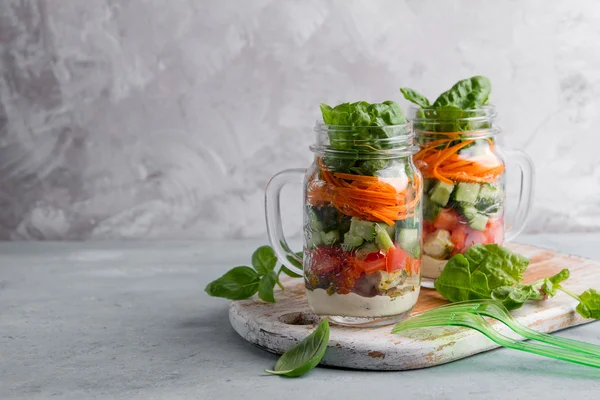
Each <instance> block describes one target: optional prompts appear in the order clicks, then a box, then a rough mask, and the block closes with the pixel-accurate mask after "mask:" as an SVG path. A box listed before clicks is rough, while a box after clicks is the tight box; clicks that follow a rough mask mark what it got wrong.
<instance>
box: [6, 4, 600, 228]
mask: <svg viewBox="0 0 600 400" xmlns="http://www.w3.org/2000/svg"><path fill="white" fill-rule="evenodd" d="M599 19H600V3H598V2H597V1H594V0H587V1H578V2H564V1H560V0H548V1H542V0H536V1H534V0H527V1H519V2H516V1H502V2H500V1H492V0H487V1H468V0H457V1H451V2H450V1H447V2H440V1H431V0H429V1H421V0H404V1H402V0H400V1H392V0H388V1H383V0H382V1H370V2H365V1H358V0H354V1H341V0H340V1H274V0H261V1H243V0H229V1H216V0H214V1H199V0H172V1H168V2H167V1H162V0H145V1H142V0H133V1H127V2H125V1H116V0H86V1H79V0H61V1H49V0H38V1H33V0H31V1H22V0H4V1H2V2H0V238H4V239H7V238H11V239H64V238H67V239H75V238H84V239H85V238H139V237H163V238H173V237H179V238H218V237H230V238H234V237H261V236H262V235H264V231H265V227H264V222H263V213H262V209H263V207H262V202H263V188H264V187H265V184H266V182H267V180H268V178H269V177H270V176H271V175H273V174H274V173H275V172H277V171H278V170H280V169H283V168H290V167H300V166H307V165H308V163H309V162H310V154H309V151H308V149H307V147H308V145H309V143H310V142H311V140H312V131H311V128H312V124H313V121H314V120H315V119H316V118H317V117H318V103H319V102H321V101H325V102H329V103H336V102H341V101H348V100H359V99H365V100H369V101H381V100H385V99H395V100H400V95H399V92H398V87H400V86H404V85H406V86H412V87H414V88H417V89H420V90H422V91H423V92H425V93H426V94H428V95H431V96H433V95H435V94H436V93H439V92H440V91H441V90H443V89H445V88H446V87H448V86H449V85H451V84H452V83H453V82H454V81H456V80H457V79H459V78H461V77H465V76H468V75H473V74H485V75H487V76H489V77H490V78H491V79H492V82H493V84H494V91H493V100H494V103H496V105H497V106H498V110H499V112H500V116H501V120H502V123H503V126H504V127H505V140H504V142H505V143H507V144H510V145H511V146H514V147H518V148H522V149H524V150H526V151H527V152H528V153H529V154H531V156H532V157H533V158H534V161H535V163H536V165H537V167H538V181H537V197H536V203H535V206H534V210H533V217H532V219H531V223H530V225H529V231H536V232H539V231H559V230H595V229H598V228H599V227H600V207H599V206H600V184H599V180H600V167H599V166H600V162H599V160H598V156H597V147H598V144H600V135H598V133H597V127H598V126H600V113H598V110H599V109H600V100H598V99H599V98H600V25H598V23H597V21H598V20H599ZM403 104H405V103H404V102H403ZM286 199H287V200H288V201H286V204H285V206H284V213H285V216H286V217H287V220H288V221H289V222H288V225H287V227H288V228H289V231H290V232H291V233H298V231H299V227H300V221H299V220H300V200H299V195H298V192H296V193H292V190H290V191H289V192H288V193H287V194H286Z"/></svg>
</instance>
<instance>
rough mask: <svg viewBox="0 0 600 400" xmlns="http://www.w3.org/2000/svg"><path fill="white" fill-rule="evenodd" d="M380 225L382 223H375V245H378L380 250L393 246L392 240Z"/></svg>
mask: <svg viewBox="0 0 600 400" xmlns="http://www.w3.org/2000/svg"><path fill="white" fill-rule="evenodd" d="M382 225H383V224H375V243H377V246H379V248H380V249H381V250H386V251H387V250H388V249H391V248H392V247H394V242H393V241H392V238H391V237H390V235H389V234H388V233H387V230H386V229H385V228H384V227H383V226H382Z"/></svg>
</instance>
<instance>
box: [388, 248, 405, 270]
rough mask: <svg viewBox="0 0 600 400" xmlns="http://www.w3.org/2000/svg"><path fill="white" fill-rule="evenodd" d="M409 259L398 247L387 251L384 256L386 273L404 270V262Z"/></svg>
mask: <svg viewBox="0 0 600 400" xmlns="http://www.w3.org/2000/svg"><path fill="white" fill-rule="evenodd" d="M409 258H410V257H409V256H408V253H407V252H406V251H405V250H404V249H401V248H400V247H399V246H398V245H396V246H395V247H392V248H391V249H389V250H388V251H387V255H386V271H387V272H388V273H390V272H394V271H398V270H400V269H405V268H406V262H407V260H408V259H409Z"/></svg>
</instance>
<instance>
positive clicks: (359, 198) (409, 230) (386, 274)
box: [265, 122, 423, 326]
mask: <svg viewBox="0 0 600 400" xmlns="http://www.w3.org/2000/svg"><path fill="white" fill-rule="evenodd" d="M315 132H316V142H315V144H313V145H312V146H311V147H310V149H311V151H312V152H313V153H314V154H315V159H314V163H313V164H312V165H311V166H310V167H309V168H308V169H291V170H285V171H282V172H280V173H278V174H277V175H275V176H274V177H273V178H272V179H271V181H270V182H269V184H268V186H267V190H266V201H265V205H266V219H267V231H268V235H269V240H270V242H271V246H272V247H273V248H274V249H275V252H276V254H277V256H278V258H279V259H280V260H281V261H282V262H283V264H284V265H285V266H286V267H287V268H289V269H291V270H293V271H296V272H297V273H299V274H302V275H303V277H304V281H305V285H306V296H307V298H308V303H309V305H310V307H311V309H312V310H313V311H314V312H315V313H316V314H317V315H320V316H324V317H327V318H329V319H330V320H331V321H332V322H333V323H337V324H341V325H351V326H377V325H383V324H390V323H394V322H397V321H399V320H401V319H402V318H404V317H406V316H407V315H409V313H410V311H411V310H412V308H413V306H414V305H415V303H416V301H417V297H418V295H419V289H420V278H421V275H420V271H421V268H420V265H421V249H422V242H421V240H422V215H421V213H422V211H421V193H422V183H423V182H422V178H421V174H420V173H419V170H418V169H417V168H416V167H415V165H414V163H413V161H412V156H413V154H415V153H416V151H417V150H418V146H417V145H416V142H415V137H414V133H413V130H412V125H411V124H410V123H407V124H402V125H388V126H366V127H348V126H334V125H326V124H324V123H322V122H319V123H317V124H316V127H315ZM290 182H302V183H303V187H304V224H303V232H304V250H303V259H302V258H300V257H298V256H297V255H296V254H295V253H294V252H293V251H292V250H291V249H290V248H289V246H288V244H287V242H286V240H285V238H284V236H283V229H282V224H281V215H280V206H279V197H280V192H281V189H282V187H283V186H284V185H285V184H287V183H290ZM290 259H292V260H295V261H297V262H298V263H302V264H303V269H302V270H300V269H298V268H296V267H295V264H297V263H293V262H291V261H290Z"/></svg>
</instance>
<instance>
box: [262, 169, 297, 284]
mask: <svg viewBox="0 0 600 400" xmlns="http://www.w3.org/2000/svg"><path fill="white" fill-rule="evenodd" d="M305 172H306V170H305V169H302V168H295V169H286V170H284V171H281V172H279V173H277V174H275V176H274V177H273V178H271V180H270V181H269V183H268V184H267V189H266V191H265V217H266V220H267V235H268V236H269V242H271V247H273V250H275V254H276V255H277V258H279V261H281V263H282V264H283V265H285V266H286V267H287V268H289V269H290V270H292V271H294V272H295V273H297V274H299V275H303V273H304V272H303V271H302V269H300V268H298V267H296V266H295V265H294V264H293V263H292V262H291V261H290V260H289V259H288V257H289V258H292V259H294V260H296V261H297V262H298V263H300V264H302V258H300V257H298V256H297V255H296V253H294V252H293V251H292V250H291V249H290V247H289V245H288V243H287V241H286V240H285V237H284V236H283V226H282V224H281V207H280V202H281V189H283V187H284V186H285V185H286V184H288V183H293V182H300V183H302V182H303V181H304V174H305Z"/></svg>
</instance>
